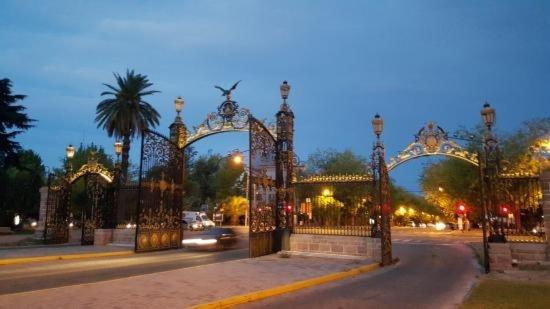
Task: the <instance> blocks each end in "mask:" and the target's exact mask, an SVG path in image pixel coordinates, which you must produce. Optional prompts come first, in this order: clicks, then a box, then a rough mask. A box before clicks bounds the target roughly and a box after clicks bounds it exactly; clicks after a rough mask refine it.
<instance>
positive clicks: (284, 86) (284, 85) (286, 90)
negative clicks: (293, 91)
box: [279, 80, 291, 103]
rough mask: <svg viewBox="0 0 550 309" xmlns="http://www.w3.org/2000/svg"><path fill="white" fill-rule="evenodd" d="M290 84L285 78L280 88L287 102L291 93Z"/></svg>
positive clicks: (284, 100)
mask: <svg viewBox="0 0 550 309" xmlns="http://www.w3.org/2000/svg"><path fill="white" fill-rule="evenodd" d="M290 88H291V87H290V85H289V84H288V82H287V81H286V80H285V81H283V83H282V84H281V87H280V88H279V89H280V91H281V98H282V99H283V102H285V103H286V99H288V94H289V93H290Z"/></svg>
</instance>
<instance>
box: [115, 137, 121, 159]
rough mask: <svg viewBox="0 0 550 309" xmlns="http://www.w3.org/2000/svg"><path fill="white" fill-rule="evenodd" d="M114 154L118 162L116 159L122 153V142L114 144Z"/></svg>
mask: <svg viewBox="0 0 550 309" xmlns="http://www.w3.org/2000/svg"><path fill="white" fill-rule="evenodd" d="M115 153H116V157H117V161H118V158H119V157H120V154H121V153H122V142H119V141H116V142H115Z"/></svg>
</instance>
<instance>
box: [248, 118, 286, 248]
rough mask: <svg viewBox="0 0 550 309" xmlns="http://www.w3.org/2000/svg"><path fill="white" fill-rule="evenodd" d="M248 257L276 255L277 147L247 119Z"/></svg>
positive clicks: (264, 130)
mask: <svg viewBox="0 0 550 309" xmlns="http://www.w3.org/2000/svg"><path fill="white" fill-rule="evenodd" d="M249 125H250V130H249V133H250V164H249V168H250V170H249V172H250V173H249V177H250V181H249V183H250V188H249V192H250V194H249V199H250V200H249V204H250V245H249V246H250V250H249V252H250V257H258V256H262V255H267V254H271V253H274V252H277V251H279V250H280V249H281V248H280V247H281V244H280V242H277V241H275V233H276V230H277V229H279V227H278V226H277V223H276V216H277V200H276V199H277V184H276V181H275V180H276V152H277V148H276V143H275V139H274V138H273V135H271V133H270V132H269V131H268V130H267V128H266V127H265V126H264V125H263V124H262V123H261V122H260V121H258V120H257V119H255V118H254V117H252V116H250V118H249Z"/></svg>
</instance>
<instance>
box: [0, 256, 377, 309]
mask: <svg viewBox="0 0 550 309" xmlns="http://www.w3.org/2000/svg"><path fill="white" fill-rule="evenodd" d="M368 264H372V261H368V260H362V261H357V260H345V259H327V258H314V257H300V256H292V257H290V258H281V257H279V256H278V255H270V256H265V257H260V258H254V259H243V260H236V261H229V262H223V263H217V264H209V265H202V266H197V267H191V268H183V269H177V270H171V271H165V272H159V273H154V274H147V275H141V276H135V277H129V278H124V279H116V280H109V281H102V282H97V283H89V284H82V285H73V286H66V287H60V288H54V289H46V290H38V291H32V292H24V293H16V294H7V295H1V296H0V308H75V307H79V308H188V307H193V306H197V305H200V304H205V303H210V302H212V301H215V300H221V299H225V298H228V297H233V296H237V295H242V294H246V293H250V292H254V291H260V290H265V289H269V288H274V287H278V286H281V285H285V284H289V283H293V282H297V281H301V280H305V279H310V278H316V277H319V276H323V275H327V274H332V273H336V272H342V271H346V270H350V269H355V268H358V267H360V266H365V265H368Z"/></svg>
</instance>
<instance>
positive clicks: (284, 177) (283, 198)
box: [276, 81, 295, 250]
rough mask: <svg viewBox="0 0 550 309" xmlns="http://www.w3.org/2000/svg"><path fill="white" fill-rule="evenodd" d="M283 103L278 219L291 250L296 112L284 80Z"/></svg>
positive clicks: (279, 128)
mask: <svg viewBox="0 0 550 309" xmlns="http://www.w3.org/2000/svg"><path fill="white" fill-rule="evenodd" d="M280 91H281V98H282V99H283V103H282V104H281V107H280V109H279V112H277V114H276V118H277V142H276V145H277V154H276V156H277V157H276V165H277V166H276V170H277V176H276V181H277V217H278V218H277V219H278V220H277V221H278V227H279V228H281V229H283V234H282V235H281V237H282V239H281V241H282V242H281V244H282V248H281V249H283V250H290V229H291V227H292V222H293V220H292V219H293V214H294V210H295V205H294V192H293V188H292V179H293V176H294V113H293V112H292V110H291V109H290V106H289V105H288V103H287V102H286V100H287V98H288V94H289V92H290V85H289V84H288V83H287V82H286V81H284V82H283V84H282V85H281V87H280Z"/></svg>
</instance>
